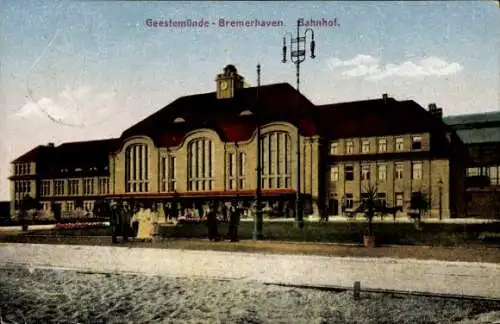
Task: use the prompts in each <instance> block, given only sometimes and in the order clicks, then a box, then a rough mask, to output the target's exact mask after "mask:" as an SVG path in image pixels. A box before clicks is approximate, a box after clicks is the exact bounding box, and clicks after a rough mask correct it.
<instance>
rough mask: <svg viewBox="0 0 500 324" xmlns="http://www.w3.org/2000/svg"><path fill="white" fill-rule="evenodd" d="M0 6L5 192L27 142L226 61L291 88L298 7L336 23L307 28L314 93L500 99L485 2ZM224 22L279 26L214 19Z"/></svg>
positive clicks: (463, 101)
mask: <svg viewBox="0 0 500 324" xmlns="http://www.w3.org/2000/svg"><path fill="white" fill-rule="evenodd" d="M0 15H1V17H2V19H1V20H0V117H1V118H0V139H1V140H0V200H8V199H9V192H8V191H9V190H8V180H7V178H8V176H9V173H10V162H11V161H12V160H14V159H15V158H17V157H18V156H20V155H22V154H23V153H25V152H26V151H28V150H30V149H32V148H33V147H35V146H37V145H39V144H47V143H49V142H54V143H55V144H56V145H58V144H60V143H63V142H70V141H83V140H93V139H101V138H109V137H118V136H120V135H121V133H122V132H123V131H124V130H125V129H126V128H128V127H129V126H131V125H133V124H134V123H136V122H137V121H139V120H141V119H142V118H144V117H146V116H148V115H150V114H151V113H153V112H155V111H157V110H159V109H160V108H162V107H164V106H166V105H167V104H168V103H170V102H171V101H173V100H175V99H176V98H178V97H181V96H185V95H190V94H195V93H206V92H211V91H215V76H216V75H217V74H218V73H221V72H222V69H223V68H224V66H225V65H227V64H234V65H235V66H236V68H237V69H238V71H239V73H240V74H241V75H242V76H244V77H245V80H246V83H247V85H249V86H255V85H256V82H257V81H256V80H257V76H256V65H257V64H258V63H260V64H261V67H262V72H261V80H262V84H271V83H278V82H289V83H290V84H292V85H294V86H295V67H294V65H293V63H291V62H290V61H288V62H287V63H285V64H283V63H282V62H281V59H282V46H283V36H284V35H286V34H285V33H286V32H290V33H291V34H287V43H288V45H289V41H290V36H293V37H295V34H296V28H297V27H296V25H297V19H299V18H304V21H305V22H307V21H309V20H323V19H324V20H326V21H330V22H332V24H333V22H335V21H336V26H335V25H334V24H333V25H334V26H317V27H313V31H314V37H315V43H316V50H315V54H316V57H315V58H314V59H312V58H310V57H309V56H308V57H307V59H306V60H305V61H304V62H303V63H302V64H301V65H300V68H301V74H300V79H301V91H302V92H303V93H304V95H306V96H307V97H308V98H309V99H310V100H311V101H312V102H313V103H315V104H327V103H334V102H345V101H356V100H365V99H370V98H379V97H381V96H382V94H383V93H387V94H389V96H391V97H394V98H395V99H397V100H407V99H412V100H415V101H416V102H418V103H419V104H420V105H421V106H423V107H426V106H427V105H428V104H429V103H431V102H435V103H437V105H438V106H439V107H442V108H443V110H444V114H445V115H455V114H465V113H478V112H487V111H495V110H499V108H500V92H499V90H498V89H500V76H499V75H500V69H499V65H500V54H499V53H500V51H499V49H500V28H498V26H500V8H499V6H498V4H497V3H496V2H494V1H487V0H486V1H472V2H467V1H458V2H453V1H442V2H423V1H419V2H406V1H405V2H396V1H387V2H382V1H381V2H376V1H370V2H357V1H356V2H348V1H341V2H333V1H329V2H326V1H322V2H314V1H310V2H299V1H295V2H239V1H232V2H229V1H210V2H209V1H206V2H195V1H186V2H182V1H179V2H168V1H152V2H145V1H141V2H139V1H137V2H135V1H77V0H72V1H70V0H67V1H29V0H23V1H18V0H4V1H2V4H1V5H0ZM148 19H152V20H155V21H169V20H173V21H180V20H186V19H192V20H196V21H200V20H204V21H207V22H208V24H209V26H208V27H201V28H199V27H198V28H189V27H184V28H182V27H177V28H176V27H150V26H148V24H147V20H148ZM221 19H223V20H224V21H226V22H227V21H231V20H237V21H253V20H255V19H257V20H259V21H266V22H274V25H276V26H275V27H273V26H272V25H273V23H271V24H270V25H271V26H269V24H268V26H263V27H262V26H254V27H231V26H226V27H221V26H220V24H219V22H220V20H221ZM304 30H305V27H302V28H301V34H302V33H303V32H304ZM310 36H311V34H309V33H308V34H307V37H308V38H307V39H308V42H309V41H310ZM288 48H289V46H288ZM289 49H290V48H289Z"/></svg>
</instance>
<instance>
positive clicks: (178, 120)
mask: <svg viewBox="0 0 500 324" xmlns="http://www.w3.org/2000/svg"><path fill="white" fill-rule="evenodd" d="M185 122H186V120H185V119H184V118H182V117H177V118H176V119H174V124H180V123H185Z"/></svg>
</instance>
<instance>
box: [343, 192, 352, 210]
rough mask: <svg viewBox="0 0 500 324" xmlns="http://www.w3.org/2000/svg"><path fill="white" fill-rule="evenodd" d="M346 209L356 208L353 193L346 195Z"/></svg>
mask: <svg viewBox="0 0 500 324" xmlns="http://www.w3.org/2000/svg"><path fill="white" fill-rule="evenodd" d="M344 207H345V208H347V209H350V208H353V207H354V197H353V194H352V193H346V194H345V199H344Z"/></svg>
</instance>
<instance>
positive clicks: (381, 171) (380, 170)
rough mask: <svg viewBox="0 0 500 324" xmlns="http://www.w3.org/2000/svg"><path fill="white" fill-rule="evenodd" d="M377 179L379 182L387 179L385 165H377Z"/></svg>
mask: <svg viewBox="0 0 500 324" xmlns="http://www.w3.org/2000/svg"><path fill="white" fill-rule="evenodd" d="M377 178H378V180H380V181H385V180H386V179H387V166H386V165H385V164H379V165H377Z"/></svg>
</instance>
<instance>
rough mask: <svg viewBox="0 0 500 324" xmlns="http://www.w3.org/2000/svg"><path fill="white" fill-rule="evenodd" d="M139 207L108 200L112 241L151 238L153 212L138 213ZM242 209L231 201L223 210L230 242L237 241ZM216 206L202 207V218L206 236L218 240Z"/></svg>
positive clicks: (124, 202)
mask: <svg viewBox="0 0 500 324" xmlns="http://www.w3.org/2000/svg"><path fill="white" fill-rule="evenodd" d="M138 211H139V209H138V208H134V207H133V206H131V205H130V204H129V203H128V202H127V201H111V202H110V225H111V230H112V242H113V243H118V237H119V236H121V237H122V238H123V242H127V241H128V240H129V238H130V237H136V238H139V239H147V238H151V237H152V235H153V230H154V225H153V214H152V213H151V212H148V211H143V212H142V213H138ZM242 212H243V210H242V208H241V207H240V206H238V203H237V201H233V202H231V205H230V206H229V207H227V210H225V213H224V214H225V215H227V218H229V219H227V218H226V216H224V220H225V221H227V220H228V221H229V230H228V233H227V236H226V237H227V238H228V239H229V240H230V241H231V242H237V241H238V240H239V238H238V225H239V223H240V219H241V214H242ZM217 214H218V213H217V208H216V204H215V203H213V202H212V203H209V204H208V206H207V208H206V209H204V215H203V218H204V219H205V220H206V224H207V228H208V238H209V240H210V241H220V240H221V239H222V237H221V235H219V231H218V222H219V220H218V218H217Z"/></svg>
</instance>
